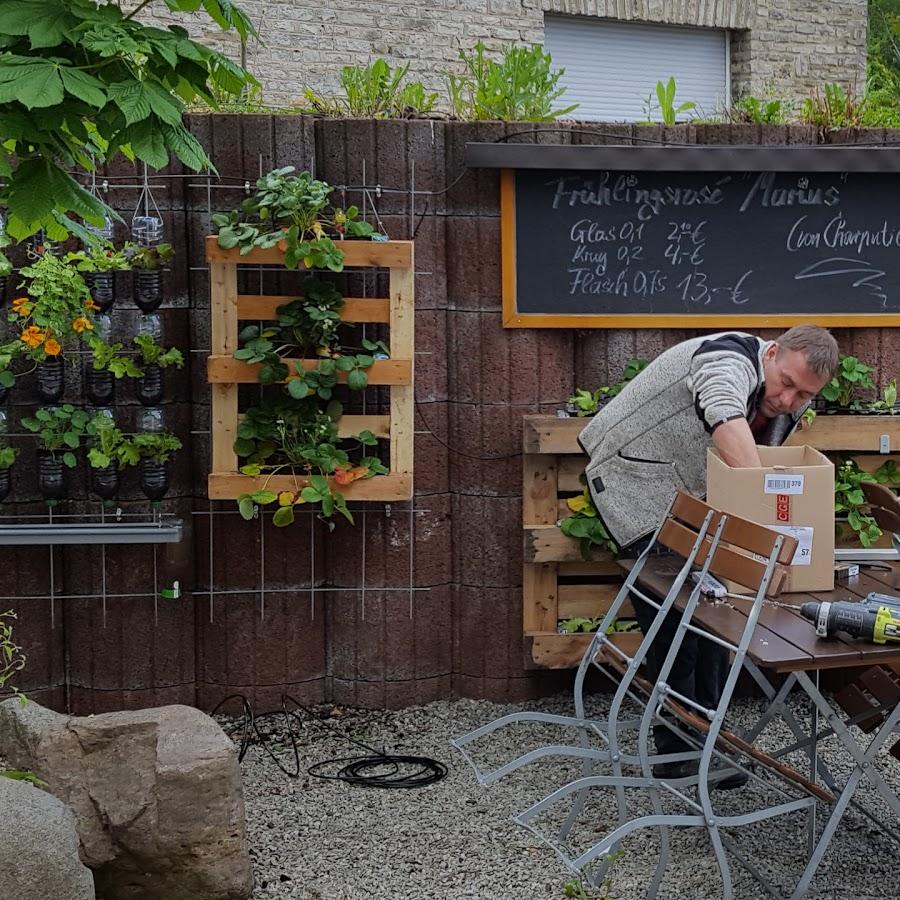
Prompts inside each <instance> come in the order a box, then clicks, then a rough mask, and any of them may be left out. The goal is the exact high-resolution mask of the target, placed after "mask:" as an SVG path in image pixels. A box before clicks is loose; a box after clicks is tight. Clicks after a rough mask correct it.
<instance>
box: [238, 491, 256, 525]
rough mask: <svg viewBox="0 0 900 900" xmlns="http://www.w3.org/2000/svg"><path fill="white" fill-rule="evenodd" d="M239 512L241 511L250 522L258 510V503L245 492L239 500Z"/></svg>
mask: <svg viewBox="0 0 900 900" xmlns="http://www.w3.org/2000/svg"><path fill="white" fill-rule="evenodd" d="M238 512H240V514H241V517H242V518H244V519H246V520H247V521H248V522H249V521H250V520H251V519H252V518H253V514H254V513H255V512H256V504H255V503H254V502H253V501H252V500H251V499H250V497H249V496H247V495H246V494H244V495H242V496H241V498H240V499H239V500H238Z"/></svg>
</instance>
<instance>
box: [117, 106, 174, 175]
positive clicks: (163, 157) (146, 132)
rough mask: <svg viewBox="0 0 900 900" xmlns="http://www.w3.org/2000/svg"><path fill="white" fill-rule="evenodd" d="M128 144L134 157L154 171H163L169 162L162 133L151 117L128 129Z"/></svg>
mask: <svg viewBox="0 0 900 900" xmlns="http://www.w3.org/2000/svg"><path fill="white" fill-rule="evenodd" d="M127 133H128V143H129V144H131V149H132V150H134V152H135V155H136V156H137V157H138V158H139V159H142V160H143V161H144V162H145V163H147V165H148V166H152V167H153V168H154V169H163V168H165V166H166V165H168V162H169V153H168V150H167V149H166V143H165V141H164V140H163V135H162V131H161V130H160V129H159V128H158V127H157V125H156V122H155V120H154V119H153V117H152V116H151V117H150V118H148V119H144V120H143V121H142V122H137V123H136V124H134V125H133V126H132V127H131V128H129V129H128V132H127Z"/></svg>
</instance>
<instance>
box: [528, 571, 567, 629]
mask: <svg viewBox="0 0 900 900" xmlns="http://www.w3.org/2000/svg"><path fill="white" fill-rule="evenodd" d="M522 596H523V598H524V602H523V604H522V630H523V631H552V630H554V629H555V628H556V622H557V620H558V618H559V614H558V612H557V596H556V566H555V565H554V564H553V563H540V564H538V565H529V564H528V563H526V564H525V565H524V566H523V567H522Z"/></svg>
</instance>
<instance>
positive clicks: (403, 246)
mask: <svg viewBox="0 0 900 900" xmlns="http://www.w3.org/2000/svg"><path fill="white" fill-rule="evenodd" d="M339 246H340V248H341V250H342V251H343V252H344V266H345V268H380V269H387V270H388V273H389V294H390V296H389V297H386V298H352V297H350V298H346V299H345V301H344V308H343V309H342V311H341V319H342V320H344V321H346V322H355V323H375V324H386V325H387V326H388V328H389V332H390V333H389V346H390V356H391V358H390V359H386V360H377V361H376V362H375V363H374V364H373V365H372V367H371V368H370V369H368V370H367V374H368V378H369V384H370V385H387V386H388V387H389V389H390V414H389V415H345V416H342V417H341V419H340V420H339V422H338V433H339V435H340V436H341V437H349V436H351V435H355V434H358V433H359V432H360V431H362V430H364V429H368V430H369V431H371V432H372V433H373V434H374V435H375V436H376V437H377V438H379V439H380V440H385V439H386V440H389V441H390V466H389V469H390V471H389V473H388V474H387V475H376V476H374V477H373V478H366V479H362V480H360V481H355V482H353V483H352V484H349V485H346V486H343V487H341V488H340V492H341V493H342V494H343V495H344V497H345V498H346V499H347V500H373V501H382V502H388V501H393V500H409V499H410V498H411V497H412V493H413V418H414V399H413V398H414V395H413V372H414V365H413V363H414V355H413V345H414V338H413V335H414V287H413V282H414V264H413V260H414V254H413V243H412V241H380V242H379V241H341V242H340V243H339ZM206 259H207V262H208V263H209V277H210V297H211V317H212V324H211V331H212V338H211V351H212V352H211V355H210V356H209V358H208V360H207V381H208V382H209V384H210V386H211V390H212V414H211V421H212V467H211V468H212V471H211V472H210V475H209V478H208V490H209V498H210V499H211V500H234V499H237V498H238V497H239V496H240V495H241V494H245V493H250V492H252V491H255V490H260V489H262V488H263V487H265V488H266V489H268V490H271V491H282V490H290V491H293V490H296V489H297V487H298V486H303V485H304V484H306V482H307V479H305V478H303V477H301V476H294V475H268V476H267V475H260V476H259V477H253V476H250V475H243V474H241V473H240V471H239V467H238V458H237V454H236V453H235V452H234V441H235V438H236V437H237V428H238V422H239V420H240V415H239V412H238V385H240V384H256V382H257V369H258V368H259V367H258V366H256V365H252V364H250V363H245V362H242V361H240V360H236V359H234V356H233V354H234V352H235V350H237V349H238V333H239V330H240V329H239V326H238V323H239V322H241V321H265V320H267V319H275V317H276V315H275V310H276V309H277V307H279V306H281V305H282V304H285V303H288V302H289V301H291V300H293V299H295V297H292V296H280V295H267V294H263V295H259V294H239V293H238V266H239V265H254V266H262V265H272V266H281V267H284V253H283V252H282V251H280V250H278V249H276V248H273V249H271V250H252V251H251V252H250V253H247V254H245V255H243V256H241V254H240V251H239V250H238V249H237V248H235V249H232V250H225V249H223V248H221V247H220V246H219V244H218V240H217V238H216V237H215V235H211V236H208V237H207V238H206ZM297 296H299V294H298V295H297ZM284 362H285V363H287V365H288V366H289V367H292V366H293V363H294V362H295V360H289V359H286V360H284ZM301 362H302V364H303V366H304V367H305V368H308V369H312V368H315V366H316V365H317V363H318V360H315V359H307V360H302V361H301ZM339 380H340V381H345V380H346V374H345V373H341V377H340V378H339Z"/></svg>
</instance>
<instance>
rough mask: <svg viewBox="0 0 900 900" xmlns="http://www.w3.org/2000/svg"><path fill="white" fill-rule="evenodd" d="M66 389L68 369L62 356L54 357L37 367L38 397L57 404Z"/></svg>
mask: <svg viewBox="0 0 900 900" xmlns="http://www.w3.org/2000/svg"><path fill="white" fill-rule="evenodd" d="M65 389H66V367H65V363H64V362H63V358H62V357H61V356H54V357H51V358H49V359H47V360H46V361H45V362H42V363H38V366H37V391H38V396H39V397H40V398H41V399H42V400H45V401H46V402H47V403H56V401H57V400H60V399H61V398H62V395H63V393H64V391H65Z"/></svg>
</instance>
